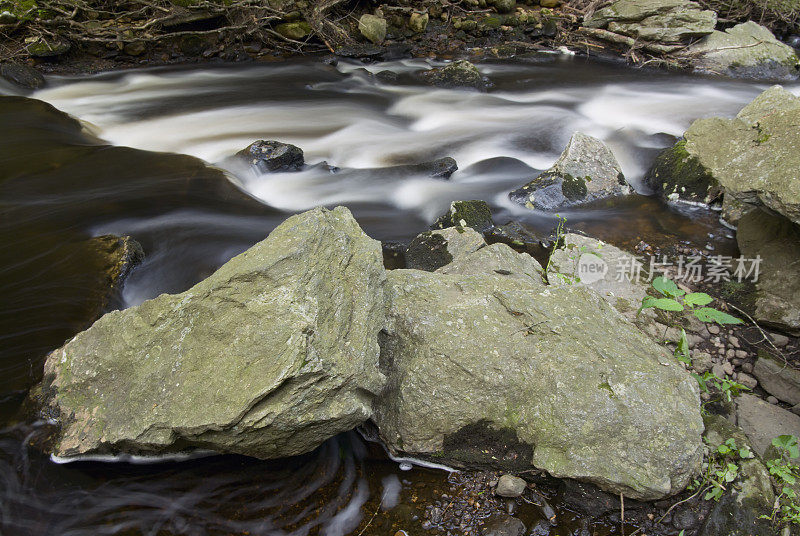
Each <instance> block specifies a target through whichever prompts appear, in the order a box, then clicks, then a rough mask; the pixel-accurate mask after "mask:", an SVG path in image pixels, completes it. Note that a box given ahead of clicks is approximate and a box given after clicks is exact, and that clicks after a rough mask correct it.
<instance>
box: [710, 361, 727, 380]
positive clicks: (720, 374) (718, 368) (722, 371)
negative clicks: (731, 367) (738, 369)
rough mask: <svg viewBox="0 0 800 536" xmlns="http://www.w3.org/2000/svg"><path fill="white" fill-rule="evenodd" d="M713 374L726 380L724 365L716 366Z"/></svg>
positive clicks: (713, 368) (712, 371) (712, 370)
mask: <svg viewBox="0 0 800 536" xmlns="http://www.w3.org/2000/svg"><path fill="white" fill-rule="evenodd" d="M711 373H712V374H713V375H714V376H717V377H719V378H724V377H725V369H723V368H722V365H719V364H717V365H714V366H713V367H711Z"/></svg>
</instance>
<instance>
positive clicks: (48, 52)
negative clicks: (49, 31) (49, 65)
mask: <svg viewBox="0 0 800 536" xmlns="http://www.w3.org/2000/svg"><path fill="white" fill-rule="evenodd" d="M71 49H72V44H71V43H70V42H69V41H67V40H66V39H61V38H50V39H45V38H43V37H40V38H38V39H36V40H35V41H33V42H32V43H30V44H29V45H28V46H27V47H26V50H27V51H28V54H30V55H31V56H33V57H34V58H53V57H56V56H62V55H64V54H66V53H67V52H69V51H70V50H71Z"/></svg>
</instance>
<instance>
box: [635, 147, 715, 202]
mask: <svg viewBox="0 0 800 536" xmlns="http://www.w3.org/2000/svg"><path fill="white" fill-rule="evenodd" d="M645 181H646V182H647V184H648V185H649V186H650V187H651V188H652V189H653V190H655V191H656V192H657V193H659V194H660V195H662V196H664V197H666V198H670V199H672V198H680V199H684V200H687V201H695V202H701V203H710V202H711V201H713V200H714V199H716V198H717V197H719V195H720V188H719V185H718V184H717V181H716V180H714V177H713V176H712V175H711V173H710V171H709V170H708V169H707V168H706V167H704V166H703V165H702V164H701V163H700V160H699V159H698V158H697V157H696V156H694V155H693V154H690V153H689V152H688V151H687V150H686V140H680V141H679V142H677V143H676V144H675V145H673V146H672V147H668V148H666V149H664V150H663V151H662V152H661V153H660V154H659V155H658V156H657V157H656V160H655V163H654V164H653V167H651V168H650V171H648V172H647V175H646V176H645Z"/></svg>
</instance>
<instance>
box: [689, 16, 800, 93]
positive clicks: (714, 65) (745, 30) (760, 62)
mask: <svg viewBox="0 0 800 536" xmlns="http://www.w3.org/2000/svg"><path fill="white" fill-rule="evenodd" d="M685 56H686V57H687V58H689V59H690V61H691V62H692V65H693V66H694V68H695V69H696V70H698V71H703V72H710V73H714V74H725V75H728V76H733V77H740V78H756V79H767V80H774V79H787V80H789V79H794V78H796V77H797V75H798V72H800V71H799V70H798V69H800V60H798V57H797V54H796V53H795V51H794V49H793V48H792V47H790V46H788V45H785V44H784V43H781V42H780V41H778V40H777V39H775V36H774V35H772V32H770V31H769V30H768V29H767V28H765V27H763V26H761V25H759V24H757V23H755V22H753V21H747V22H745V23H743V24H737V25H736V26H734V27H733V28H728V29H727V30H725V31H724V32H719V31H714V32H713V33H711V34H710V35H708V36H706V37H704V38H703V39H701V40H700V41H699V42H697V43H695V44H693V45H692V46H690V47H689V48H688V49H686V51H685Z"/></svg>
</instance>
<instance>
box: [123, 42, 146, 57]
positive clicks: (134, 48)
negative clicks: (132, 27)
mask: <svg viewBox="0 0 800 536" xmlns="http://www.w3.org/2000/svg"><path fill="white" fill-rule="evenodd" d="M122 50H123V51H124V52H125V54H127V55H129V56H141V55H142V54H144V53H145V52H146V51H147V43H145V42H144V41H133V42H132V43H127V44H126V45H125V48H123V49H122Z"/></svg>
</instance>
